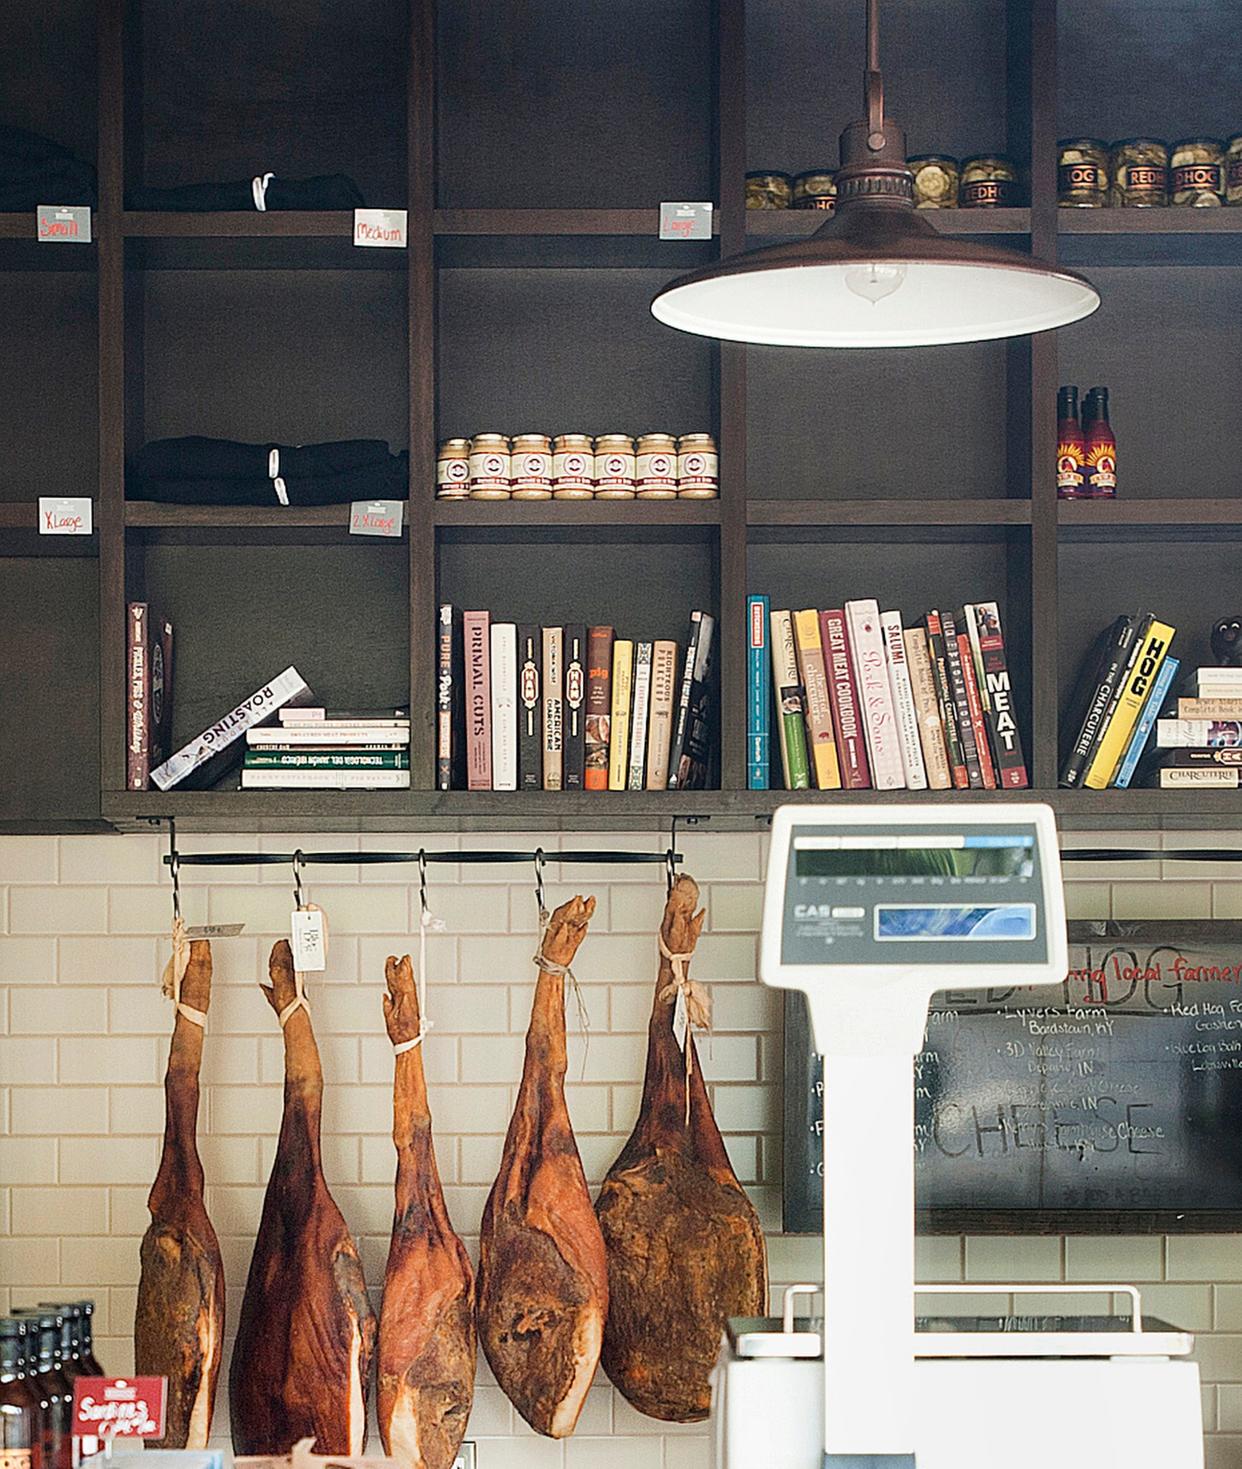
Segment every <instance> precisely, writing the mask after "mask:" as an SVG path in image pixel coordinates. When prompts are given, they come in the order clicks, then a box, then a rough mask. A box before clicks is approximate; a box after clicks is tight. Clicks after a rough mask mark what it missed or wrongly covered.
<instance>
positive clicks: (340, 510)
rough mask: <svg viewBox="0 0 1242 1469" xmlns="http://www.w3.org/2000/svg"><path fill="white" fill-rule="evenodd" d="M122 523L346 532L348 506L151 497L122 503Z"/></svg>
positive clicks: (222, 528)
mask: <svg viewBox="0 0 1242 1469" xmlns="http://www.w3.org/2000/svg"><path fill="white" fill-rule="evenodd" d="M125 524H126V525H127V526H134V527H145V528H148V529H157V528H163V529H172V528H183V529H195V528H198V529H209V530H247V529H258V528H260V527H264V528H265V527H269V526H276V527H285V528H288V529H290V530H298V529H304V528H307V527H326V528H327V529H329V530H339V531H342V532H348V530H349V506H348V505H302V506H289V507H288V508H285V507H284V506H281V505H270V506H269V505H162V504H159V503H157V502H156V501H153V500H128V501H126V503H125Z"/></svg>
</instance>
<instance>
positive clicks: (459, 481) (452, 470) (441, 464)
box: [436, 459, 470, 488]
mask: <svg viewBox="0 0 1242 1469" xmlns="http://www.w3.org/2000/svg"><path fill="white" fill-rule="evenodd" d="M469 478H470V461H469V459H437V460H436V484H437V485H439V486H441V487H442V488H444V487H449V488H452V487H456V486H461V487H463V488H464V487H465V485H466V483H467V481H468V480H469Z"/></svg>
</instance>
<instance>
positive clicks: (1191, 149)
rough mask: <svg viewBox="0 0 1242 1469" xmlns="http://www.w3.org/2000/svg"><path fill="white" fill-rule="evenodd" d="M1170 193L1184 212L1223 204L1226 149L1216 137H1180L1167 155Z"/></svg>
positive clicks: (1173, 200)
mask: <svg viewBox="0 0 1242 1469" xmlns="http://www.w3.org/2000/svg"><path fill="white" fill-rule="evenodd" d="M1169 173H1170V177H1169V193H1170V198H1171V200H1172V202H1173V203H1174V204H1177V205H1180V206H1181V207H1182V208H1186V209H1205V208H1208V209H1210V208H1216V207H1219V206H1220V205H1221V204H1223V203H1224V202H1225V150H1224V147H1223V145H1222V144H1221V141H1220V139H1219V138H1183V139H1182V140H1181V142H1179V143H1174V144H1173V147H1172V149H1171V151H1170V155H1169Z"/></svg>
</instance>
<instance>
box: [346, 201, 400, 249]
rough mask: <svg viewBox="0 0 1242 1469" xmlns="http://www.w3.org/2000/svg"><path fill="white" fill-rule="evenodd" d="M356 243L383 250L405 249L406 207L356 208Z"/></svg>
mask: <svg viewBox="0 0 1242 1469" xmlns="http://www.w3.org/2000/svg"><path fill="white" fill-rule="evenodd" d="M354 244H355V245H368V246H371V247H372V248H378V249H381V250H404V249H405V245H406V211H405V210H404V209H355V210H354Z"/></svg>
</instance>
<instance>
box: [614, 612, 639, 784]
mask: <svg viewBox="0 0 1242 1469" xmlns="http://www.w3.org/2000/svg"><path fill="white" fill-rule="evenodd" d="M633 682H634V644H633V643H632V642H631V641H630V640H629V638H617V639H615V640H614V642H613V645H612V715H611V717H610V718H609V721H608V789H609V790H610V791H623V790H624V789H625V783H626V781H627V780H628V778H629V774H630V696H631V694H632V692H633Z"/></svg>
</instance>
